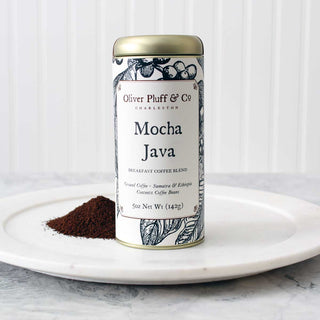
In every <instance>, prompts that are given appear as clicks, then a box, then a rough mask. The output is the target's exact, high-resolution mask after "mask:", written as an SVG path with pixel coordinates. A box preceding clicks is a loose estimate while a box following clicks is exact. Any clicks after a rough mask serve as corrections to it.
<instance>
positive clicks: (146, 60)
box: [139, 58, 153, 66]
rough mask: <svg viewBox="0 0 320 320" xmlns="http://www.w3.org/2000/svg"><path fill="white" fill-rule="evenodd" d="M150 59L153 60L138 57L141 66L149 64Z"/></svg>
mask: <svg viewBox="0 0 320 320" xmlns="http://www.w3.org/2000/svg"><path fill="white" fill-rule="evenodd" d="M152 61H153V59H148V58H142V59H139V62H140V64H141V65H143V66H147V65H149V64H151V63H152Z"/></svg>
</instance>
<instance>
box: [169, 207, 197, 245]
mask: <svg viewBox="0 0 320 320" xmlns="http://www.w3.org/2000/svg"><path fill="white" fill-rule="evenodd" d="M200 212H202V210H201V209H200V210H199V213H200ZM202 230H203V221H202V214H198V215H196V216H194V217H191V218H187V219H186V225H185V227H184V229H183V230H182V231H181V232H180V233H179V235H178V237H177V239H176V242H175V243H176V244H184V243H189V242H194V241H196V240H199V239H200V237H201V233H202Z"/></svg>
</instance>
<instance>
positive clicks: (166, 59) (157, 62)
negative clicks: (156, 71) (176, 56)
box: [153, 58, 170, 64]
mask: <svg viewBox="0 0 320 320" xmlns="http://www.w3.org/2000/svg"><path fill="white" fill-rule="evenodd" d="M169 60H170V58H154V59H153V63H156V64H166V63H167V62H169Z"/></svg>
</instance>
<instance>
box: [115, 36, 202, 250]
mask: <svg viewBox="0 0 320 320" xmlns="http://www.w3.org/2000/svg"><path fill="white" fill-rule="evenodd" d="M113 57H114V59H113V73H114V75H113V79H114V81H113V93H114V107H115V112H114V115H115V119H114V120H115V150H116V239H117V240H118V241H119V242H120V243H122V244H125V245H128V246H131V247H137V248H144V249H176V248H184V247H189V246H193V245H196V244H198V243H200V242H202V241H203V239H204V150H203V147H204V135H203V130H204V126H203V123H204V103H203V88H204V84H203V45H202V42H201V40H200V39H199V38H198V37H195V36H187V35H154V36H134V37H125V38H120V39H118V40H117V41H116V42H115V45H114V48H113Z"/></svg>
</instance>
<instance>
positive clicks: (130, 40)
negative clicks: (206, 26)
mask: <svg viewBox="0 0 320 320" xmlns="http://www.w3.org/2000/svg"><path fill="white" fill-rule="evenodd" d="M185 55H186V56H200V55H203V43H202V41H201V39H200V38H199V37H197V36H189V35H146V36H131V37H122V38H119V39H117V40H116V42H115V43H114V46H113V56H114V57H132V56H140V57H141V56H185Z"/></svg>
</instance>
